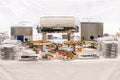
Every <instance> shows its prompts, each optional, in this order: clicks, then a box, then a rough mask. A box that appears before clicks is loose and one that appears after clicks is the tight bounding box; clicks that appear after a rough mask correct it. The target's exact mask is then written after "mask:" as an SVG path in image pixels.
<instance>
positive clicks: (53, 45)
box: [47, 44, 56, 48]
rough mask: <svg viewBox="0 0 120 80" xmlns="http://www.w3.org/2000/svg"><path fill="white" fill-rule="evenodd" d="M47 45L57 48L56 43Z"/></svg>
mask: <svg viewBox="0 0 120 80" xmlns="http://www.w3.org/2000/svg"><path fill="white" fill-rule="evenodd" d="M47 47H48V48H56V45H55V44H49V45H48V46H47Z"/></svg>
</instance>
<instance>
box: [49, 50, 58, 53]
mask: <svg viewBox="0 0 120 80" xmlns="http://www.w3.org/2000/svg"><path fill="white" fill-rule="evenodd" d="M48 52H50V53H56V52H57V50H56V49H50V50H48Z"/></svg>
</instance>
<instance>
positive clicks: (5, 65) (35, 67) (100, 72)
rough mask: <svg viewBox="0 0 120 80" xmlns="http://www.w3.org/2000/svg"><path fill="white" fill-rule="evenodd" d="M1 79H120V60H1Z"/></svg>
mask: <svg viewBox="0 0 120 80" xmlns="http://www.w3.org/2000/svg"><path fill="white" fill-rule="evenodd" d="M0 80H120V60H119V59H94V60H93V59H92V60H73V61H62V60H51V61H43V60H39V61H15V60H14V61H12V60H10V61H3V60H0Z"/></svg>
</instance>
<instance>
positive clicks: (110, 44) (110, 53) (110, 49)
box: [102, 41, 118, 58]
mask: <svg viewBox="0 0 120 80" xmlns="http://www.w3.org/2000/svg"><path fill="white" fill-rule="evenodd" d="M102 53H103V56H104V57H106V58H115V57H116V56H117V53H118V43H117V42H115V41H104V42H103V43H102Z"/></svg>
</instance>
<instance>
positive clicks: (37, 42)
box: [33, 40, 50, 45]
mask: <svg viewBox="0 0 120 80" xmlns="http://www.w3.org/2000/svg"><path fill="white" fill-rule="evenodd" d="M40 44H50V41H48V40H38V41H34V42H33V45H40Z"/></svg>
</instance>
